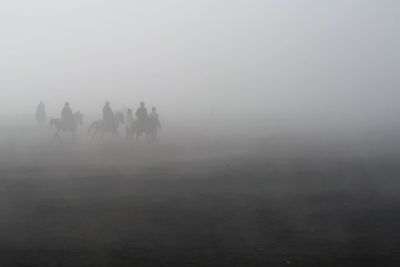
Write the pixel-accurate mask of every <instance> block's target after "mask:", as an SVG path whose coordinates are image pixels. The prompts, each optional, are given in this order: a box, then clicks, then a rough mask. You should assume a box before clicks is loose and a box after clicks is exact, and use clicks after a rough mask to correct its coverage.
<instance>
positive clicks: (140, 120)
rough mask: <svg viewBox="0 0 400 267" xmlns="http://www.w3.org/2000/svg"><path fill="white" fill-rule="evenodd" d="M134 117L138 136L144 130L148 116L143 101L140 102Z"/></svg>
mask: <svg viewBox="0 0 400 267" xmlns="http://www.w3.org/2000/svg"><path fill="white" fill-rule="evenodd" d="M136 118H137V129H138V135H139V136H140V135H142V134H143V133H145V132H146V126H147V118H148V114H147V109H146V106H145V105H144V102H140V107H139V108H138V109H137V110H136Z"/></svg>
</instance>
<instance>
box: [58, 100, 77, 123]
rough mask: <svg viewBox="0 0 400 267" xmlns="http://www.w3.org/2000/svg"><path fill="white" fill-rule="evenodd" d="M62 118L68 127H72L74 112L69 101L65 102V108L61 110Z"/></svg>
mask: <svg viewBox="0 0 400 267" xmlns="http://www.w3.org/2000/svg"><path fill="white" fill-rule="evenodd" d="M61 118H62V119H63V121H64V123H65V125H66V126H67V128H68V127H72V125H73V123H74V114H73V113H72V110H71V107H70V106H69V103H68V102H66V103H65V104H64V108H63V109H62V111H61Z"/></svg>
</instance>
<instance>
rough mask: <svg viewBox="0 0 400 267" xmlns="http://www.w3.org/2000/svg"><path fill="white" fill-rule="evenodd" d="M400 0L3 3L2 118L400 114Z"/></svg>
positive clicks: (0, 17)
mask: <svg viewBox="0 0 400 267" xmlns="http://www.w3.org/2000/svg"><path fill="white" fill-rule="evenodd" d="M399 11H400V2H399V1H397V0H371V1H367V0H326V1H325V0H324V1H318V0H271V1H267V0H250V1H249V0H242V1H239V0H229V1H228V0H224V1H222V0H201V1H188V0H182V1H175V0H174V1H168V0H150V1H149V0H142V1H135V0H126V1H123V0H120V1H109V0H107V1H103V0H96V1H82V0H79V1H78V0H68V1H55V0H40V1H29V0H28V1H19V0H13V1H1V2H0V34H1V39H0V40H1V41H0V72H1V75H0V104H1V106H0V112H1V113H24V112H33V110H34V109H35V107H36V105H37V104H38V102H39V101H40V100H42V99H43V100H44V101H45V102H46V104H47V106H48V108H49V109H50V110H53V111H58V110H59V109H61V107H62V104H63V102H65V101H69V102H70V103H71V105H72V107H73V108H76V109H78V108H79V109H81V110H83V111H94V110H96V109H98V110H100V109H101V108H102V105H103V103H104V101H105V100H109V101H111V103H112V106H113V107H114V108H120V107H122V106H131V107H134V106H136V105H137V104H138V102H139V101H141V100H144V101H146V103H147V104H148V105H149V106H150V105H157V106H159V107H160V108H161V109H162V110H164V112H167V111H171V112H172V111H181V112H185V111H188V110H192V111H194V110H196V111H198V112H202V110H204V111H206V110H207V109H208V108H209V107H210V105H212V104H214V105H215V106H216V108H217V110H226V111H232V112H233V111H236V112H258V113H266V114H267V113H288V114H298V113H302V112H304V114H309V113H315V114H331V113H335V112H338V113H344V112H348V113H349V114H350V113H351V112H353V113H364V112H370V113H381V114H385V113H386V112H388V113H390V112H395V111H398V110H399V109H398V108H397V106H399V104H398V102H399V96H400V93H399V91H400V88H399V85H400V82H399V79H400V78H399V74H398V73H399V70H400V68H399V67H400V52H399V49H400V31H399V25H400V16H399Z"/></svg>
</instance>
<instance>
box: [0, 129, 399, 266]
mask: <svg viewBox="0 0 400 267" xmlns="http://www.w3.org/2000/svg"><path fill="white" fill-rule="evenodd" d="M3 130H4V129H3ZM5 132H6V133H8V134H3V139H2V140H3V141H2V143H1V144H0V149H1V153H0V174H1V178H0V191H1V194H0V266H4V267H12V266H27V267H28V266H29V267H46V266H71V267H79V266H93V267H101V266H113V267H114V266H227V267H233V266H335V267H336V266H400V227H399V226H400V202H399V194H398V193H399V192H400V184H399V181H398V179H399V178H400V164H399V159H400V157H398V156H397V153H386V152H382V151H385V149H382V146H378V147H379V148H377V147H374V146H367V147H365V146H363V145H361V146H357V145H354V146H349V145H348V144H346V143H340V144H337V143H327V142H325V141H324V140H322V141H321V140H319V142H313V143H307V142H306V141H304V140H302V141H298V140H297V141H293V142H286V140H285V139H284V137H282V135H272V136H271V137H270V138H269V139H266V140H263V141H258V142H255V141H254V143H252V142H247V143H245V144H243V146H238V145H234V144H235V142H234V141H232V140H231V139H229V140H228V139H224V138H222V139H221V138H220V139H218V138H217V139H213V140H211V141H210V140H208V141H207V142H206V141H204V140H203V141H204V142H201V141H199V139H196V140H197V141H194V140H195V138H194V139H193V142H189V141H186V144H187V143H192V145H191V146H188V147H184V146H180V145H177V144H178V142H177V140H178V139H179V138H177V140H175V141H171V140H172V139H171V140H164V141H163V142H161V143H160V144H159V145H148V144H145V143H144V142H141V143H139V144H128V143H126V142H123V141H103V142H89V141H86V140H85V141H82V140H78V141H76V142H71V141H68V140H64V141H63V142H62V143H61V144H58V143H56V142H52V140H50V141H47V139H48V137H49V135H47V134H44V135H43V136H42V135H40V134H39V133H38V136H41V137H38V136H36V137H34V138H33V139H32V140H35V141H32V140H26V137H24V136H25V135H24V134H22V133H21V132H23V131H18V132H10V130H9V131H8V132H7V131H5ZM3 133H4V131H3ZM278 136H279V137H278ZM35 138H36V139H35ZM242 138H243V136H242ZM45 140H46V141H45ZM282 140H283V141H282ZM360 147H362V149H360Z"/></svg>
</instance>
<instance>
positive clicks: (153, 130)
mask: <svg viewBox="0 0 400 267" xmlns="http://www.w3.org/2000/svg"><path fill="white" fill-rule="evenodd" d="M149 124H150V125H149V128H150V129H149V130H150V135H151V137H152V138H153V139H155V138H156V136H157V132H158V130H159V129H161V123H160V118H159V117H158V113H157V108H156V107H152V109H151V112H150V114H149Z"/></svg>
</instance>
